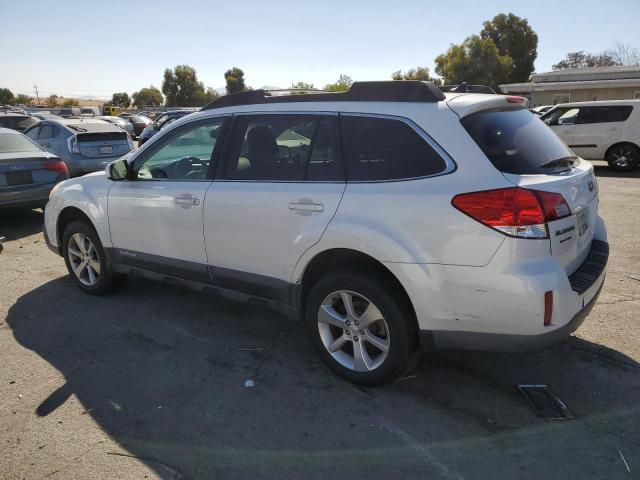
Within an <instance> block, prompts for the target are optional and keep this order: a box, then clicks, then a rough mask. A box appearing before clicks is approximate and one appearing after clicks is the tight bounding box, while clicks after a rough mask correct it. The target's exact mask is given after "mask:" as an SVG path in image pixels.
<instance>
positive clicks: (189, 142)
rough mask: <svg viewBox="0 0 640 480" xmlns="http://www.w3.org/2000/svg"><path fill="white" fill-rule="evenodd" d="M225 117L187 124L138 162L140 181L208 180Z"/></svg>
mask: <svg viewBox="0 0 640 480" xmlns="http://www.w3.org/2000/svg"><path fill="white" fill-rule="evenodd" d="M224 121H225V119H224V118H217V119H212V120H209V121H207V122H206V123H202V122H199V123H197V124H196V125H186V126H183V128H181V129H179V130H178V131H177V132H172V133H171V134H169V135H168V136H167V138H166V139H163V140H164V141H160V142H158V144H157V146H154V148H153V149H151V151H150V152H149V153H148V154H147V152H145V154H146V155H144V156H143V158H141V159H139V160H138V159H136V161H135V162H134V171H135V172H136V175H137V178H138V179H140V180H206V179H207V172H208V170H209V165H210V164H211V161H212V155H213V150H214V148H215V146H216V141H217V139H218V135H219V134H220V132H221V129H222V126H223V124H224Z"/></svg>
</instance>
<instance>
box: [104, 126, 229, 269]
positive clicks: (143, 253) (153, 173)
mask: <svg viewBox="0 0 640 480" xmlns="http://www.w3.org/2000/svg"><path fill="white" fill-rule="evenodd" d="M226 119H227V117H214V118H208V119H204V120H197V121H194V122H190V123H188V124H185V125H182V126H180V127H178V128H175V129H172V130H169V131H168V132H167V133H166V134H165V135H164V138H162V139H160V140H159V141H158V142H156V143H154V144H153V146H151V147H150V148H147V149H145V150H144V151H142V152H141V154H140V155H138V156H136V157H135V158H134V159H133V161H132V165H131V167H132V171H133V174H132V178H133V179H132V180H125V181H119V182H114V183H113V185H112V186H111V188H110V189H109V198H108V215H109V228H110V231H111V241H112V243H113V246H114V251H113V252H112V253H113V255H114V257H115V260H116V261H118V262H121V263H125V264H129V265H134V266H139V267H142V268H147V269H150V270H154V271H157V272H161V273H166V274H169V275H174V276H178V277H184V278H189V279H193V280H198V281H209V275H208V272H207V257H206V254H205V246H204V236H203V230H202V228H203V227H202V212H203V205H204V199H205V193H206V191H207V188H209V186H210V184H211V178H212V171H213V169H214V167H215V164H214V163H213V162H215V159H216V156H217V155H218V153H217V152H218V150H217V149H216V144H217V137H218V135H219V134H220V132H221V131H222V129H223V127H224V125H225V122H226Z"/></svg>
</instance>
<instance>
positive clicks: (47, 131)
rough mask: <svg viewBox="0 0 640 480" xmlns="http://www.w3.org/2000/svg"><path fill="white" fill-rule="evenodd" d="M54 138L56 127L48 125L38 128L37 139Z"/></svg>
mask: <svg viewBox="0 0 640 480" xmlns="http://www.w3.org/2000/svg"><path fill="white" fill-rule="evenodd" d="M55 136H56V127H54V126H53V125H50V124H48V123H47V124H45V125H41V126H40V133H38V138H53V137H55Z"/></svg>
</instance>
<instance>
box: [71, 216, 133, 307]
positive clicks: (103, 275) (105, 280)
mask: <svg viewBox="0 0 640 480" xmlns="http://www.w3.org/2000/svg"><path fill="white" fill-rule="evenodd" d="M76 233H80V234H82V235H84V236H85V237H87V238H88V239H89V240H90V241H91V243H92V244H93V247H94V248H95V252H96V254H97V257H98V261H99V263H100V274H99V275H98V280H97V282H96V283H95V284H94V285H85V284H84V283H82V281H80V279H79V278H78V277H77V276H76V274H75V273H74V272H73V268H72V266H71V261H70V255H69V243H70V241H71V237H72V236H73V235H74V234H76ZM62 255H63V257H64V263H65V264H66V266H67V270H68V271H69V275H70V276H71V278H72V279H73V281H74V282H75V284H76V285H77V286H78V288H80V290H82V291H83V292H85V293H88V294H90V295H105V294H107V293H109V292H112V291H113V290H114V289H115V288H116V287H118V286H120V285H121V284H122V282H123V280H124V279H125V276H123V275H119V274H115V273H114V272H113V269H112V267H111V264H110V263H108V262H107V259H106V255H105V253H104V249H103V248H102V243H101V242H100V238H99V237H98V234H97V233H96V231H95V230H94V229H93V227H92V226H90V225H87V224H86V223H85V222H82V221H74V222H71V223H70V224H69V225H67V227H66V228H65V229H64V232H63V234H62Z"/></svg>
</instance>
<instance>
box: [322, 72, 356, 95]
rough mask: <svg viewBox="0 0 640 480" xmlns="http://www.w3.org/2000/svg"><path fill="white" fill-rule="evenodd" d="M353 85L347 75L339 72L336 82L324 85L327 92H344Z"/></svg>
mask: <svg viewBox="0 0 640 480" xmlns="http://www.w3.org/2000/svg"><path fill="white" fill-rule="evenodd" d="M351 85H353V80H352V79H351V77H350V76H349V75H345V74H341V75H340V77H339V78H338V81H337V82H336V83H329V84H327V85H325V86H324V90H325V91H327V92H346V91H347V90H349V89H350V88H351Z"/></svg>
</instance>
